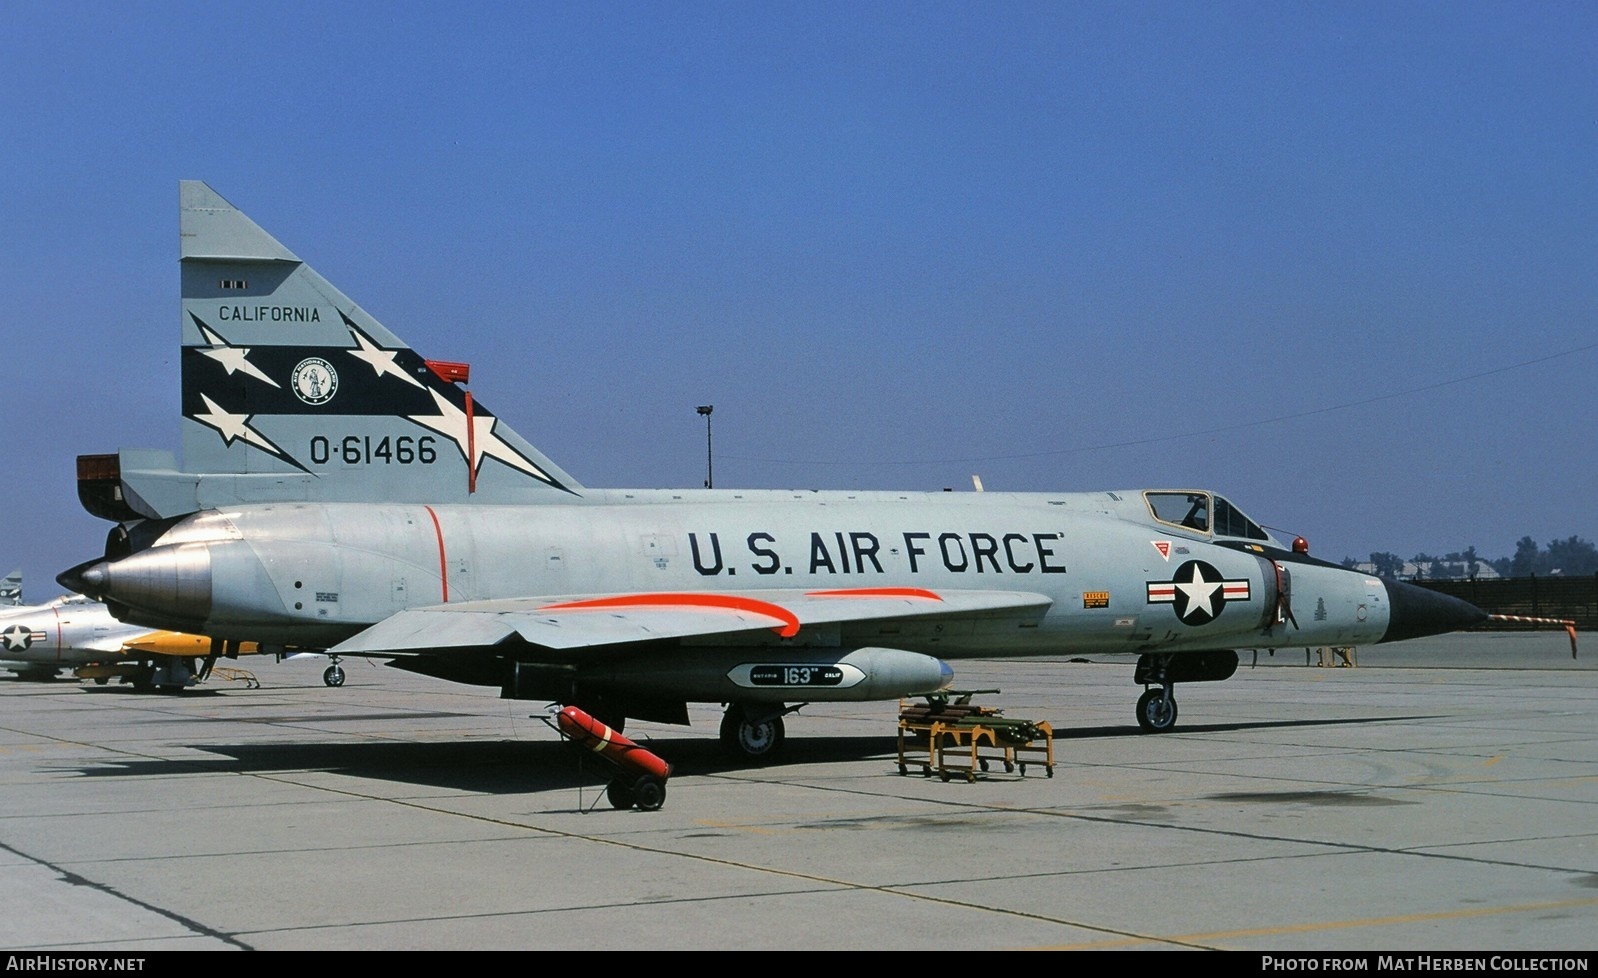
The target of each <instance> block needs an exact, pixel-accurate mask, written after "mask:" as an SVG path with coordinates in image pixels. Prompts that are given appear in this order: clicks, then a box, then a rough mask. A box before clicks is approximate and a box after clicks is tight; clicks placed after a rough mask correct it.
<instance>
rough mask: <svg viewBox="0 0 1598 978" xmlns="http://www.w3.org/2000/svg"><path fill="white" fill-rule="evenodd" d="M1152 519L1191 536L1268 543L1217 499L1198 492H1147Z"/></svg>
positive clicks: (1239, 512) (1248, 521) (1253, 525)
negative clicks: (1192, 533)
mask: <svg viewBox="0 0 1598 978" xmlns="http://www.w3.org/2000/svg"><path fill="white" fill-rule="evenodd" d="M1143 501H1144V502H1146V503H1147V504H1148V507H1149V513H1150V514H1152V515H1153V517H1154V519H1155V520H1157V521H1158V522H1161V523H1167V524H1169V525H1171V526H1179V527H1181V528H1182V529H1184V530H1190V531H1192V532H1194V533H1209V534H1213V535H1215V536H1218V537H1240V538H1242V539H1244V540H1264V541H1270V539H1271V536H1270V534H1268V533H1266V532H1265V531H1264V530H1263V529H1261V528H1260V525H1259V524H1258V523H1255V522H1254V521H1253V520H1251V519H1249V518H1248V517H1247V516H1244V515H1243V511H1242V510H1240V509H1238V508H1237V507H1236V506H1233V505H1232V504H1231V503H1229V502H1227V501H1226V499H1224V498H1223V497H1221V496H1217V495H1215V494H1214V493H1210V492H1203V491H1201V490H1187V489H1180V490H1150V491H1148V492H1145V493H1144V494H1143Z"/></svg>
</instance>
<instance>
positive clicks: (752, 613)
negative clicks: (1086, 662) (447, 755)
mask: <svg viewBox="0 0 1598 978" xmlns="http://www.w3.org/2000/svg"><path fill="white" fill-rule="evenodd" d="M1050 604H1051V602H1050V600H1049V598H1047V597H1045V596H1044V595H1041V594H1034V593H1030V592H1025V591H959V590H954V591H931V590H927V589H924V588H847V589H838V590H822V591H803V590H773V591H713V592H704V593H694V592H685V593H678V592H652V593H627V594H601V595H577V596H561V597H529V598H515V599H508V600H496V601H468V602H460V603H456V604H447V605H434V606H432V607H428V608H412V609H409V610H406V611H402V612H400V613H399V614H397V615H394V616H393V617H391V618H388V619H386V620H384V621H381V622H379V623H377V624H376V625H373V626H371V627H370V628H368V629H366V630H365V631H363V632H361V633H360V634H358V635H355V636H354V637H352V638H350V639H348V640H346V641H344V642H341V643H340V644H338V645H336V646H334V647H333V648H331V649H328V650H327V651H328V654H330V655H382V654H384V653H394V654H396V655H403V654H406V653H418V652H431V651H436V650H442V649H450V648H480V647H484V646H490V645H497V644H499V643H500V642H503V641H506V640H507V639H511V638H513V637H518V638H520V639H521V640H523V641H526V642H529V643H531V644H534V645H538V646H542V647H544V648H548V649H558V650H575V649H583V648H594V647H601V646H608V645H620V644H624V643H628V642H647V641H658V640H661V639H685V638H700V637H709V636H713V635H720V636H726V635H730V634H732V633H736V632H760V631H770V632H774V633H776V634H777V635H779V636H782V637H785V638H786V637H792V636H794V635H797V634H798V633H799V631H800V629H802V628H803V627H805V626H807V625H824V624H838V623H847V622H867V621H887V620H891V619H896V618H918V619H922V618H971V617H986V616H990V615H999V614H1009V615H1015V614H1023V615H1036V616H1038V617H1041V616H1042V615H1043V612H1044V611H1045V610H1047V608H1048V607H1049V605H1050Z"/></svg>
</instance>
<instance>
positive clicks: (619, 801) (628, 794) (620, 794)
mask: <svg viewBox="0 0 1598 978" xmlns="http://www.w3.org/2000/svg"><path fill="white" fill-rule="evenodd" d="M605 800H606V801H608V802H610V807H611V808H615V809H622V808H631V807H633V805H634V803H636V802H637V800H638V799H637V798H636V797H635V796H634V795H633V786H632V785H631V784H629V783H628V782H627V780H626V779H625V778H619V777H618V778H615V779H613V780H612V781H611V782H610V784H608V785H606V786H605Z"/></svg>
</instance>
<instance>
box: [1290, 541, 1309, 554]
mask: <svg viewBox="0 0 1598 978" xmlns="http://www.w3.org/2000/svg"><path fill="white" fill-rule="evenodd" d="M1293 552H1294V553H1296V554H1307V553H1309V541H1308V540H1306V539H1304V538H1303V537H1294V538H1293Z"/></svg>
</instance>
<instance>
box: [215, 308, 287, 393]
mask: <svg viewBox="0 0 1598 978" xmlns="http://www.w3.org/2000/svg"><path fill="white" fill-rule="evenodd" d="M196 322H198V321H196ZM200 334H201V335H202V336H204V337H205V340H206V342H207V343H210V344H211V348H210V349H209V350H201V351H200V352H201V353H203V354H205V355H206V356H208V357H210V358H211V359H212V360H215V361H216V362H217V363H220V364H221V365H222V366H223V367H224V368H226V370H227V373H228V376H229V377H231V376H233V375H234V374H235V373H240V372H242V373H244V374H247V375H249V376H251V377H254V378H255V379H256V380H260V381H264V382H266V383H268V384H271V385H272V386H273V387H280V386H281V385H279V384H278V382H277V381H275V380H273V379H272V378H270V377H268V376H267V375H266V374H263V373H261V370H260V368H259V367H257V366H256V365H255V364H253V363H251V362H250V361H249V360H248V359H246V358H247V357H249V355H250V348H249V347H247V346H228V345H227V340H224V339H223V338H222V337H220V336H218V335H216V334H215V333H213V332H211V331H210V330H209V329H207V328H206V327H204V326H201V327H200Z"/></svg>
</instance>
